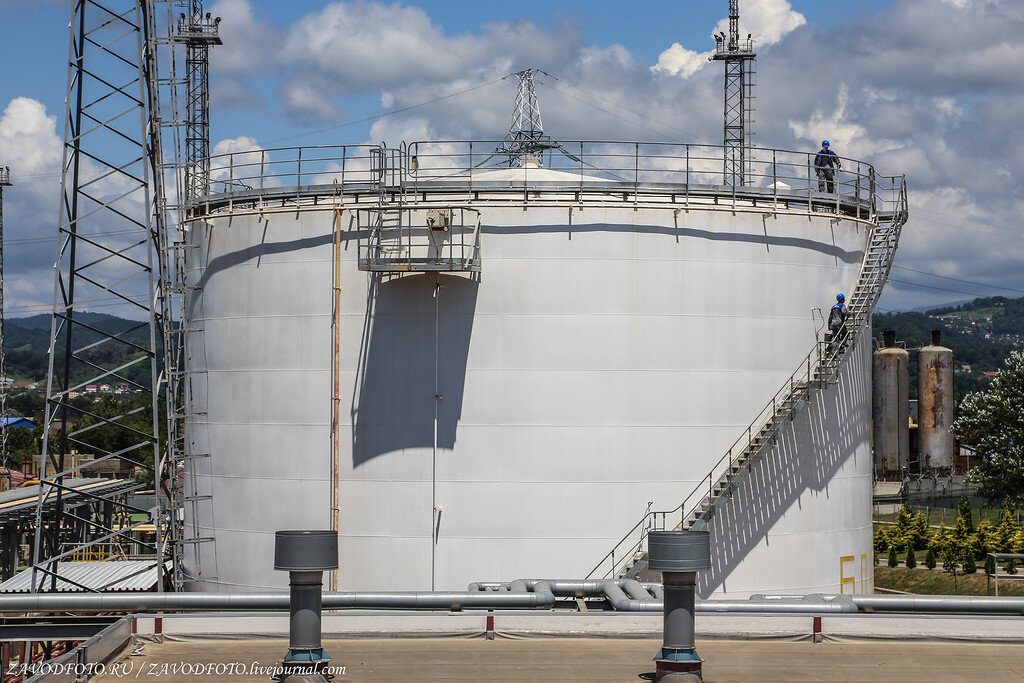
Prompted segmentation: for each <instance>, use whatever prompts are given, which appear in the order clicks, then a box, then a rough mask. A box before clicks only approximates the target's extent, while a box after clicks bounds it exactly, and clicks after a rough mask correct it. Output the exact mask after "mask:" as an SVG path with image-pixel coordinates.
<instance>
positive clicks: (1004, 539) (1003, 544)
mask: <svg viewBox="0 0 1024 683" xmlns="http://www.w3.org/2000/svg"><path fill="white" fill-rule="evenodd" d="M1016 517H1017V515H1016V510H1014V509H1013V506H1011V505H1010V504H1009V503H1007V504H1006V505H1004V506H1003V512H1002V514H1000V516H999V523H998V524H997V525H996V528H995V542H994V545H993V547H994V548H995V552H1000V553H1009V552H1013V550H1012V548H1013V537H1014V536H1016V535H1017V531H1018V530H1019V529H1018V527H1017V519H1016Z"/></svg>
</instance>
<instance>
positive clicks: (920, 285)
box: [889, 278, 985, 297]
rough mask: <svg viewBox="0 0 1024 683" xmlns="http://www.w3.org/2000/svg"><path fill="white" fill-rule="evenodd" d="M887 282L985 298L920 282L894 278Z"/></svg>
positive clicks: (975, 293) (972, 293)
mask: <svg viewBox="0 0 1024 683" xmlns="http://www.w3.org/2000/svg"><path fill="white" fill-rule="evenodd" d="M889 282H898V283H900V284H901V285H910V286H912V287H920V288H922V289H934V290H937V291H940V292H953V293H954V294H967V295H968V296H973V297H983V296H985V295H984V294H979V293H977V292H965V291H964V290H962V289H949V288H948V287H936V286H935V285H926V284H923V283H921V282H910V281H909V280H897V279H896V278H889Z"/></svg>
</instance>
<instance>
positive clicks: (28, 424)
mask: <svg viewBox="0 0 1024 683" xmlns="http://www.w3.org/2000/svg"><path fill="white" fill-rule="evenodd" d="M0 424H6V425H7V426H8V427H25V428H27V429H35V428H36V423H35V422H33V421H32V420H30V419H28V418H27V417H13V416H10V417H0Z"/></svg>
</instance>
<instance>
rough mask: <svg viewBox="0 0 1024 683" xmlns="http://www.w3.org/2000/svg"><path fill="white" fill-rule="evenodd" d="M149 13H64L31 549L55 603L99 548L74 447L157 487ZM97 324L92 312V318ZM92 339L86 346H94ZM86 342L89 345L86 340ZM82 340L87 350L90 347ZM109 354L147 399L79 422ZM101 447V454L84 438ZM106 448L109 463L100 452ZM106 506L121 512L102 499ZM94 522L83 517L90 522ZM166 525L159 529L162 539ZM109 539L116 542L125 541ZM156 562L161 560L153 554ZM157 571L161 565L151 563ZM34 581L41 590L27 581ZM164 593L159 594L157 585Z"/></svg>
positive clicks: (102, 2)
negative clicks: (70, 492)
mask: <svg viewBox="0 0 1024 683" xmlns="http://www.w3.org/2000/svg"><path fill="white" fill-rule="evenodd" d="M153 2H155V0H74V2H73V3H72V9H71V23H70V28H71V40H70V47H69V57H68V81H67V98H66V111H65V129H64V140H65V142H64V157H63V174H62V180H61V195H62V201H61V207H60V220H59V226H58V230H59V233H60V235H61V241H60V247H59V251H58V255H57V259H56V264H55V285H54V307H53V321H52V324H51V331H50V351H49V373H48V377H47V389H46V396H47V400H46V416H45V420H44V426H43V447H42V458H41V463H40V473H39V477H40V480H41V481H42V485H41V490H40V495H39V498H38V503H37V505H36V517H35V538H34V543H33V556H32V562H33V568H32V572H33V581H32V585H33V589H34V590H54V589H55V588H56V585H57V579H58V578H63V577H62V576H61V574H60V558H61V557H64V556H67V554H68V550H67V548H68V547H71V548H75V547H76V546H77V547H78V549H80V550H85V549H86V548H89V547H90V546H91V545H95V544H98V543H102V542H103V541H104V540H109V537H108V536H109V535H105V534H102V525H99V524H91V523H90V524H82V522H81V518H80V515H79V513H78V512H76V511H75V510H72V509H71V508H70V507H69V506H68V505H67V487H66V486H65V485H64V481H65V478H67V477H74V476H75V475H76V473H78V472H79V471H80V470H81V468H82V467H84V465H85V463H79V464H76V465H73V466H71V467H68V462H67V456H68V454H69V453H70V451H71V448H72V447H77V448H79V449H88V450H91V451H92V452H93V453H94V454H95V455H96V456H97V457H98V458H101V459H102V458H110V457H116V458H122V459H128V460H129V461H131V462H133V463H135V464H136V465H137V466H139V467H142V468H143V469H144V470H148V471H149V472H150V473H152V475H153V480H154V486H155V487H156V488H157V490H158V496H159V487H160V485H161V483H162V482H163V481H164V479H165V477H164V476H163V475H162V473H161V471H160V470H161V466H162V461H161V449H160V438H159V428H160V424H161V421H162V417H161V415H162V414H161V400H160V394H161V391H160V388H161V384H160V382H159V380H158V354H159V353H160V347H161V339H160V336H161V332H162V329H163V320H162V316H161V311H160V308H159V306H158V301H159V299H160V291H159V289H158V286H157V285H158V282H159V281H160V276H161V271H162V269H161V267H160V265H161V264H160V259H159V256H158V254H159V252H158V244H159V238H160V231H161V230H160V211H159V210H158V208H157V207H158V205H159V201H160V200H161V199H162V183H161V178H160V176H159V174H154V163H153V160H154V150H156V151H157V152H159V149H160V146H159V132H160V131H159V98H158V96H157V95H156V92H155V88H154V87H153V86H154V84H155V83H156V80H157V77H156V73H155V65H156V60H155V57H154V55H153V54H152V52H151V50H152V49H153V48H154V43H153V41H151V40H150V36H149V32H150V30H151V28H152V5H153ZM110 305H113V306H115V308H113V309H110V310H111V312H114V313H119V312H122V309H123V311H124V312H123V314H124V315H128V316H130V317H134V318H136V319H138V318H140V317H141V318H142V321H141V322H139V323H138V324H134V325H130V326H129V327H130V328H131V329H130V330H129V331H126V330H124V329H119V328H118V326H117V325H116V324H112V323H111V322H108V321H104V320H103V319H102V318H98V317H97V316H96V313H95V309H96V307H106V306H110ZM101 310H102V308H101ZM97 336H98V337H99V340H98V341H95V337H97ZM83 337H85V338H86V339H83ZM89 339H92V341H89ZM111 347H119V348H122V349H125V350H126V351H127V352H129V353H132V354H133V355H134V356H135V357H136V360H135V361H133V362H132V363H128V364H125V365H124V366H122V368H120V369H119V370H118V372H124V373H125V374H126V375H130V376H131V377H132V381H133V382H134V383H136V384H137V385H141V386H144V387H145V388H146V390H147V391H148V393H147V394H143V398H142V400H143V401H144V405H142V406H139V407H132V405H131V404H130V403H127V402H117V403H114V404H111V405H104V406H102V407H100V408H97V409H93V410H87V409H86V408H85V407H84V406H83V405H82V404H80V403H79V402H77V401H76V400H75V399H76V395H77V390H76V388H77V387H80V386H82V385H84V384H89V383H92V382H96V381H98V380H100V379H102V378H104V377H107V376H109V375H110V371H108V370H106V369H104V368H102V367H101V365H102V362H101V360H100V359H99V357H98V356H97V355H96V354H97V353H98V352H101V351H106V350H108V349H109V348H111ZM100 433H106V436H107V437H108V438H109V441H107V443H115V444H117V445H116V446H113V447H111V446H108V447H106V448H105V447H104V446H101V445H100V443H99V442H98V441H96V439H95V438H94V435H96V434H100ZM107 448H111V450H107ZM109 500H110V504H111V505H114V506H123V505H124V502H123V501H120V500H118V499H117V498H114V497H111V498H110V499H109ZM87 514H91V513H87ZM169 518H170V515H169V514H167V515H157V516H156V517H155V518H154V519H153V520H152V521H153V523H154V524H155V525H156V526H157V529H158V538H162V536H163V535H164V534H163V533H162V532H163V530H164V529H165V528H166V525H167V521H168V519H169ZM127 533H128V532H127V531H121V532H115V534H114V535H115V536H118V535H125V536H126V535H127ZM161 549H163V547H162V548H161ZM160 566H161V567H162V566H163V563H160ZM37 574H38V576H37ZM158 583H159V584H160V585H162V584H163V580H162V577H161V580H160V581H159V582H158Z"/></svg>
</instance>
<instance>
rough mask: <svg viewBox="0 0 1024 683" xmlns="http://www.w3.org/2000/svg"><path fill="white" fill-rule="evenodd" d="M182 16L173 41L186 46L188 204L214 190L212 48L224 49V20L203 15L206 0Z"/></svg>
mask: <svg viewBox="0 0 1024 683" xmlns="http://www.w3.org/2000/svg"><path fill="white" fill-rule="evenodd" d="M187 4H188V9H189V11H188V14H186V13H184V12H182V13H181V14H180V15H179V16H178V26H177V31H176V32H175V34H174V37H173V41H174V42H176V43H182V44H184V45H185V83H186V90H185V163H184V166H185V201H184V205H185V206H186V207H187V206H188V205H189V204H191V203H192V202H193V201H195V200H196V199H198V198H199V197H205V196H206V195H207V194H209V190H210V48H211V47H213V46H214V45H223V44H224V41H222V40H221V39H220V35H219V33H218V28H219V25H220V17H216V18H213V17H211V16H210V13H209V12H206V13H205V14H204V13H203V0H189V1H188V3H187Z"/></svg>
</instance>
